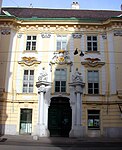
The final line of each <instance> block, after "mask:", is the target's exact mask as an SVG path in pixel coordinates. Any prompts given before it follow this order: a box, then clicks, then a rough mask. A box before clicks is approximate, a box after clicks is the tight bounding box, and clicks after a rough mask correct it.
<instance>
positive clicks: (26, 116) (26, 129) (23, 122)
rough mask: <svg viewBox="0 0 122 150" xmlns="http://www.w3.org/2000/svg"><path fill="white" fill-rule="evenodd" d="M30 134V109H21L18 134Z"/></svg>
mask: <svg viewBox="0 0 122 150" xmlns="http://www.w3.org/2000/svg"><path fill="white" fill-rule="evenodd" d="M31 132H32V109H21V114H20V134H31Z"/></svg>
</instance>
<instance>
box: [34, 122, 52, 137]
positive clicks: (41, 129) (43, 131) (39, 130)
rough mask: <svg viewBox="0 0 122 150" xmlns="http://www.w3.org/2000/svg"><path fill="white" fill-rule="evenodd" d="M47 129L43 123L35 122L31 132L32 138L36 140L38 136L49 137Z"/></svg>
mask: <svg viewBox="0 0 122 150" xmlns="http://www.w3.org/2000/svg"><path fill="white" fill-rule="evenodd" d="M49 136H50V133H49V130H48V129H47V128H46V127H45V125H41V124H37V125H36V128H35V131H34V133H33V139H34V140H38V139H39V137H49Z"/></svg>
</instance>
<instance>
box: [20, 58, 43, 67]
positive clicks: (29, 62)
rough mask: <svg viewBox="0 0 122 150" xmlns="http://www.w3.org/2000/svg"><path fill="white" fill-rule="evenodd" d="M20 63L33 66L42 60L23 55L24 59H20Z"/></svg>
mask: <svg viewBox="0 0 122 150" xmlns="http://www.w3.org/2000/svg"><path fill="white" fill-rule="evenodd" d="M18 63H19V64H24V65H27V66H32V65H34V64H40V63H41V61H38V60H37V59H36V58H35V57H22V60H21V61H18Z"/></svg>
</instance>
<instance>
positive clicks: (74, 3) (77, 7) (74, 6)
mask: <svg viewBox="0 0 122 150" xmlns="http://www.w3.org/2000/svg"><path fill="white" fill-rule="evenodd" d="M72 9H80V6H79V3H78V2H73V3H72Z"/></svg>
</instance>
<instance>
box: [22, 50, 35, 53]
mask: <svg viewBox="0 0 122 150" xmlns="http://www.w3.org/2000/svg"><path fill="white" fill-rule="evenodd" d="M23 53H38V51H37V50H24V51H23Z"/></svg>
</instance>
